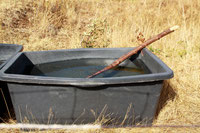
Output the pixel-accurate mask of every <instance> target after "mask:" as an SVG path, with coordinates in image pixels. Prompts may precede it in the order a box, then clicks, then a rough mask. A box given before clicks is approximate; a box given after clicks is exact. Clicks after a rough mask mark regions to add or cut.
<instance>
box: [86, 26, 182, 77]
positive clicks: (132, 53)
mask: <svg viewBox="0 0 200 133" xmlns="http://www.w3.org/2000/svg"><path fill="white" fill-rule="evenodd" d="M178 28H179V26H174V27H172V28H169V29H167V30H165V31H163V32H161V33H160V34H158V35H156V36H154V37H152V38H150V39H148V40H147V41H145V42H144V43H142V44H141V45H139V46H138V47H136V48H135V49H133V50H132V51H130V52H128V53H127V54H125V55H123V56H121V57H120V58H118V59H117V60H115V61H114V62H113V63H112V64H110V65H109V66H107V67H105V68H103V69H102V70H100V71H98V72H96V73H94V74H92V75H90V76H88V77H87V78H92V77H94V76H96V75H98V74H100V73H102V72H105V71H107V70H109V69H112V68H114V67H116V66H118V65H119V64H120V63H122V62H123V61H124V60H126V59H127V58H129V57H130V56H132V55H134V54H136V53H138V52H139V51H141V50H142V49H143V48H145V47H146V46H148V45H150V44H151V43H153V42H155V41H157V40H159V39H160V38H162V37H164V36H166V35H168V34H170V33H172V32H174V31H175V30H176V29H178Z"/></svg>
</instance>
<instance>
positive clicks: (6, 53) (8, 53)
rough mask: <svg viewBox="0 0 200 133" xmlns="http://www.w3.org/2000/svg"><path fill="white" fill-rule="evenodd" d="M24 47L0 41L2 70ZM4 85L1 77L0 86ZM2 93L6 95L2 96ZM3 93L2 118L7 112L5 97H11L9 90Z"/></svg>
mask: <svg viewBox="0 0 200 133" xmlns="http://www.w3.org/2000/svg"><path fill="white" fill-rule="evenodd" d="M22 49H23V47H22V46H21V45H17V44H1V43H0V70H1V69H2V67H3V66H4V65H5V64H6V63H7V62H8V61H9V60H10V59H11V58H12V57H14V56H15V55H16V54H17V53H18V52H20V51H22ZM3 85H4V83H3V82H1V79H0V88H2V86H3ZM2 93H3V95H4V96H2ZM2 93H0V118H2V117H4V115H5V112H7V109H6V106H5V100H4V98H5V99H7V98H8V97H9V92H8V91H6V90H2ZM8 104H9V103H8ZM0 121H1V120H0Z"/></svg>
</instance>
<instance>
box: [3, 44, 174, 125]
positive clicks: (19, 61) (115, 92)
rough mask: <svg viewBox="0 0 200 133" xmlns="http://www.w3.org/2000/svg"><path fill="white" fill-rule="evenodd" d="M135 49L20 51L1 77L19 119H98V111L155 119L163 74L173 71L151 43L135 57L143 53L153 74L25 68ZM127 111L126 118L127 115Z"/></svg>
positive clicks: (140, 119)
mask: <svg viewBox="0 0 200 133" xmlns="http://www.w3.org/2000/svg"><path fill="white" fill-rule="evenodd" d="M132 49H133V48H106V49H76V50H57V51H41V52H23V53H20V54H18V55H16V56H15V57H14V58H12V59H11V60H10V61H9V62H8V63H7V64H6V66H5V67H4V68H3V69H2V71H1V72H0V77H1V79H2V80H3V81H4V82H6V83H7V86H8V89H9V92H10V95H11V99H12V103H13V106H14V110H15V114H16V118H17V121H18V122H24V120H25V119H28V120H29V122H30V123H44V124H47V123H60V124H64V123H76V124H85V123H89V122H94V120H96V119H98V116H99V115H100V118H101V117H102V116H104V117H105V118H106V119H108V118H111V119H113V118H115V120H113V121H112V123H114V124H119V123H121V122H124V124H125V125H131V124H136V123H138V122H139V123H140V122H142V123H143V124H151V123H152V120H153V118H154V115H155V111H156V107H157V103H158V100H159V96H160V92H161V90H162V85H163V80H165V79H169V78H172V77H173V72H172V70H171V69H170V68H168V67H167V66H166V65H165V64H164V63H163V62H162V61H161V60H160V59H158V58H157V57H156V56H155V55H154V54H152V53H151V52H150V51H148V50H147V49H144V50H143V55H142V54H139V55H137V56H132V57H131V58H139V59H141V60H142V61H143V62H144V63H145V65H146V66H147V67H148V68H149V69H150V70H151V73H150V74H143V75H134V76H126V77H110V78H91V79H87V78H59V77H42V76H33V75H23V73H24V71H28V70H27V69H26V68H30V66H34V65H35V64H41V63H48V62H54V61H61V60H71V59H85V58H95V59H96V58H97V59H98V58H118V57H120V56H121V55H123V54H125V53H127V52H128V51H130V50H132ZM126 114H127V119H126V120H125V121H123V120H124V117H125V116H126ZM104 120H105V119H104ZM104 122H105V121H104ZM104 122H103V123H104ZM105 123H109V121H108V122H105Z"/></svg>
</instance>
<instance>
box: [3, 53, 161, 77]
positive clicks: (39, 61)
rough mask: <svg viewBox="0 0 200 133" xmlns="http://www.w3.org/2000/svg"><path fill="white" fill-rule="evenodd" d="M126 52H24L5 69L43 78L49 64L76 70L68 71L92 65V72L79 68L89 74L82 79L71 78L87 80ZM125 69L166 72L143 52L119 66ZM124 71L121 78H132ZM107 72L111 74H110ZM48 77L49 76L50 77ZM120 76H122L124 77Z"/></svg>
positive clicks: (8, 72)
mask: <svg viewBox="0 0 200 133" xmlns="http://www.w3.org/2000/svg"><path fill="white" fill-rule="evenodd" d="M127 52H128V50H122V51H120V52H119V53H118V54H116V52H114V51H109V52H107V51H97V52H96V53H95V52H91V53H90V51H89V52H88V51H87V52H85V51H81V52H78V51H76V52H72V51H69V52H64V51H59V52H25V53H22V54H21V55H20V56H19V58H17V60H16V61H15V62H14V63H13V64H12V65H11V66H10V67H9V68H8V69H7V70H6V72H5V73H7V74H23V75H37V74H38V76H43V75H45V73H48V72H50V71H51V70H49V71H48V70H47V69H46V68H48V67H49V66H51V65H52V66H54V68H55V69H58V68H56V65H57V67H58V66H61V67H63V68H68V71H74V72H75V71H76V69H75V70H72V69H70V70H69V68H72V67H75V66H79V67H80V66H94V68H96V69H94V70H93V71H92V70H91V68H81V69H83V70H82V71H90V72H87V73H84V74H83V73H81V74H82V77H81V75H80V74H79V76H76V75H75V76H72V75H71V77H72V78H84V77H87V75H90V74H91V73H94V72H97V71H98V70H101V69H102V68H104V67H105V66H108V65H109V64H111V63H112V62H113V61H114V60H116V59H117V58H119V57H120V56H121V55H123V54H125V53H127ZM98 66H101V67H98ZM124 66H125V67H126V68H134V69H137V70H139V71H143V72H141V73H140V74H149V73H160V72H165V70H164V69H163V67H161V65H160V64H158V62H156V61H155V60H153V59H152V57H151V56H149V55H148V54H147V53H146V52H143V54H137V55H134V56H132V57H131V58H129V59H127V60H126V61H124V62H123V63H121V64H120V67H124ZM32 69H34V72H32ZM49 69H50V67H49ZM60 69H61V68H60ZM87 69H88V70H87ZM120 70H122V69H120ZM123 70H125V71H127V74H125V75H124V76H131V73H128V69H123ZM137 70H136V71H137ZM129 72H130V71H129ZM60 73H62V72H60ZM108 73H109V72H108ZM110 73H112V72H111V71H110ZM47 75H48V74H47ZM52 75H53V76H55V77H58V75H55V74H52ZM63 75H64V73H63ZM105 75H106V74H105ZM107 75H109V74H107ZM133 75H134V73H133ZM49 76H51V74H50V75H49ZM60 76H61V77H65V76H62V74H61V75H60ZM111 76H112V74H111ZM120 76H123V74H122V75H120ZM69 77H70V76H69ZM99 77H106V76H99Z"/></svg>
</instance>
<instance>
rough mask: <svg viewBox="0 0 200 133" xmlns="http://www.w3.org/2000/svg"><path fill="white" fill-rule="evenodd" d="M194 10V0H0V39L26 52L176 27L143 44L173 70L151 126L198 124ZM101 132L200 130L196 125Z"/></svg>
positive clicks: (199, 21) (125, 39)
mask: <svg viewBox="0 0 200 133" xmlns="http://www.w3.org/2000/svg"><path fill="white" fill-rule="evenodd" d="M199 11H200V1H199V0H193V1H191V0H157V1H155V0H101V1H100V0H80V1H76V0H62V1H59V0H51V1H48V0H41V1H33V0H26V1H25V0H18V1H16V0H15V1H12V0H0V42H1V43H17V44H22V45H23V46H24V50H25V51H34V50H52V49H69V48H81V47H134V46H137V45H138V43H139V42H138V41H137V36H138V34H139V33H140V32H141V33H142V34H143V35H144V37H145V38H149V37H150V36H152V35H154V34H156V33H159V32H160V31H162V30H163V29H166V28H168V27H171V26H173V25H179V26H180V29H179V31H177V32H176V33H173V34H171V35H169V36H167V37H166V38H163V39H162V40H160V41H158V42H156V43H154V44H153V45H151V46H149V47H148V48H149V49H150V50H151V51H153V52H154V53H155V54H156V55H157V56H159V57H160V58H161V59H162V60H163V61H164V62H165V63H166V64H167V65H168V66H169V67H171V68H172V70H173V71H174V74H175V76H174V78H173V79H171V80H169V81H167V82H165V86H164V90H165V91H164V92H163V94H162V96H161V99H160V104H159V110H158V116H157V119H156V120H155V121H154V125H158V124H161V125H163V124H167V125H180V124H181V125H184V124H195V125H197V124H200V13H199ZM102 131H104V132H116V131H117V132H129V131H133V132H139V131H141V132H145V131H146V132H161V131H164V132H168V131H169V132H177V131H180V132H187V131H188V132H190V131H193V132H200V129H198V128H192V129H191V128H144V129H139V128H136V129H135V128H133V129H123V128H122V129H109V130H102ZM83 132H84V131H83ZM97 132H99V131H97Z"/></svg>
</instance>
